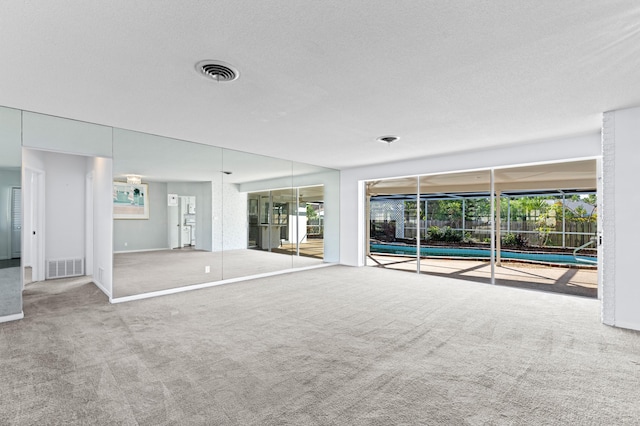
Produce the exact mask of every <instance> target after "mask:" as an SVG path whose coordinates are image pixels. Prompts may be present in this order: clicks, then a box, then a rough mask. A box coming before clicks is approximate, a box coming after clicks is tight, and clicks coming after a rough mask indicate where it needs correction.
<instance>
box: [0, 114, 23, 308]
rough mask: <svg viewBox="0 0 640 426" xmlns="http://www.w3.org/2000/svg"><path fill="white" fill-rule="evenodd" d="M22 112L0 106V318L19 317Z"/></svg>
mask: <svg viewBox="0 0 640 426" xmlns="http://www.w3.org/2000/svg"><path fill="white" fill-rule="evenodd" d="M20 135H21V112H20V111H19V110H15V109H11V108H5V107H0V319H3V318H5V319H10V318H15V319H18V317H21V316H22V274H21V268H20V263H21V257H22V243H21V240H22V173H21V161H22V160H21V158H22V157H21V151H22V148H21V142H20Z"/></svg>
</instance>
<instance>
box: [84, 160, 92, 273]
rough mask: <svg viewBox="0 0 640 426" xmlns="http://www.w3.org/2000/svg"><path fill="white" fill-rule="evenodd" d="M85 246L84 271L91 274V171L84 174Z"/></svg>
mask: <svg viewBox="0 0 640 426" xmlns="http://www.w3.org/2000/svg"><path fill="white" fill-rule="evenodd" d="M84 192H85V220H84V223H85V234H84V235H85V248H84V257H85V260H84V262H85V263H84V273H85V275H94V274H93V208H94V207H93V172H89V173H87V175H86V176H85V187H84Z"/></svg>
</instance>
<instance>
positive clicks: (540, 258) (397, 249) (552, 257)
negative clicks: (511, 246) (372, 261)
mask: <svg viewBox="0 0 640 426" xmlns="http://www.w3.org/2000/svg"><path fill="white" fill-rule="evenodd" d="M370 247H371V252H372V253H387V254H401V255H405V256H406V255H413V256H415V255H416V247H415V246H403V245H393V244H371V245H370ZM420 255H421V256H436V257H438V256H442V257H473V258H483V259H488V258H489V257H491V250H489V249H483V248H463V247H420ZM500 257H501V258H502V259H517V260H524V261H533V262H544V263H556V264H563V265H591V266H596V262H597V258H596V257H595V256H585V255H580V256H577V258H576V257H573V255H571V254H556V253H536V252H526V251H525V252H522V251H510V250H501V251H500Z"/></svg>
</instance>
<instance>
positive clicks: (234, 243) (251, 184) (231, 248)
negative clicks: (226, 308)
mask: <svg viewBox="0 0 640 426" xmlns="http://www.w3.org/2000/svg"><path fill="white" fill-rule="evenodd" d="M223 170H224V173H223V174H222V176H223V189H222V191H223V210H224V213H223V224H224V229H223V232H222V235H223V238H222V240H223V249H224V254H223V259H224V260H223V262H224V273H223V275H224V279H231V278H238V277H243V276H248V275H256V274H263V273H269V272H275V271H280V270H283V269H290V268H291V267H292V265H293V263H292V262H293V261H292V256H291V252H290V251H288V250H287V242H288V239H289V233H288V231H289V223H290V222H289V217H290V216H289V214H290V211H291V208H292V204H291V203H292V196H291V194H292V189H291V162H290V161H287V160H281V159H278V158H272V157H265V156H261V155H257V154H250V153H246V152H239V151H234V150H228V149H225V150H223Z"/></svg>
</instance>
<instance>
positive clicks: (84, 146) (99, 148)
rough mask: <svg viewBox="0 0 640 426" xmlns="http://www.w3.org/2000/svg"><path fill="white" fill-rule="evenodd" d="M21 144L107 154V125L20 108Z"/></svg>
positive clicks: (49, 148)
mask: <svg viewBox="0 0 640 426" xmlns="http://www.w3.org/2000/svg"><path fill="white" fill-rule="evenodd" d="M22 117H23V118H22V120H23V133H22V144H23V146H25V147H28V148H36V149H43V150H47V151H57V152H66V153H69V154H76V155H90V156H96V157H111V153H112V151H111V148H112V146H111V141H112V139H111V138H112V133H111V127H108V126H102V125H99V124H93V123H86V122H83V121H76V120H70V119H68V118H60V117H54V116H51V115H46V114H37V113H35V112H29V111H23V113H22Z"/></svg>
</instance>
